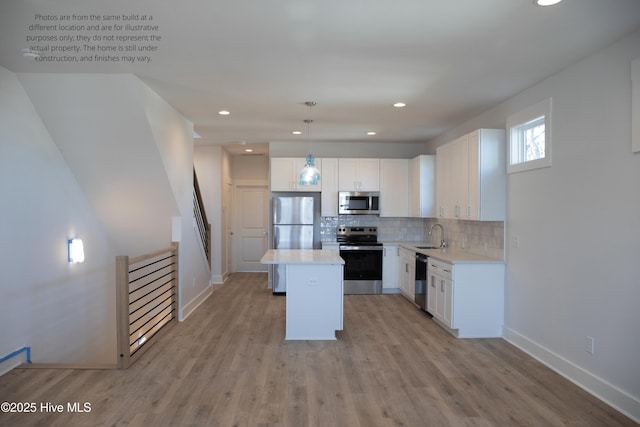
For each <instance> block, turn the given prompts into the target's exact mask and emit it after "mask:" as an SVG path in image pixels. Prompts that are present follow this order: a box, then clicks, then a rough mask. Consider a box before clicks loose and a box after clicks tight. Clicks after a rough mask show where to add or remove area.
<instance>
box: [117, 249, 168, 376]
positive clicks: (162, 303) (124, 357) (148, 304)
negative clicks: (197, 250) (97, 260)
mask: <svg viewBox="0 0 640 427" xmlns="http://www.w3.org/2000/svg"><path fill="white" fill-rule="evenodd" d="M177 295H178V245H177V244H173V245H172V246H171V247H169V248H166V249H161V250H159V251H156V252H153V253H150V254H147V255H142V256H139V257H135V258H129V257H128V256H118V257H116V298H117V303H116V307H117V311H118V313H117V324H118V326H117V327H118V355H119V357H118V368H120V369H126V368H128V367H129V366H130V365H131V364H132V363H134V362H135V361H136V360H138V358H140V356H142V354H144V352H146V351H147V350H148V349H149V347H150V344H152V343H153V342H155V341H156V340H157V337H158V334H159V333H160V332H161V331H162V330H163V329H166V327H167V326H169V325H170V324H173V323H176V322H177V308H178V307H177V306H178V304H177V302H178V301H177V300H178V296H177Z"/></svg>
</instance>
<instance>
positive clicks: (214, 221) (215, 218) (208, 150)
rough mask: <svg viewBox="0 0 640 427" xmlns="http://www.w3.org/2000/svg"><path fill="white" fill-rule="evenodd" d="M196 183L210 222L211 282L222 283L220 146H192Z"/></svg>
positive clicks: (222, 234) (222, 241)
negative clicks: (196, 175)
mask: <svg viewBox="0 0 640 427" xmlns="http://www.w3.org/2000/svg"><path fill="white" fill-rule="evenodd" d="M193 163H194V165H195V169H196V173H197V174H198V185H199V186H200V192H201V193H202V199H203V203H204V208H205V212H206V214H207V220H208V221H209V223H210V224H211V279H210V280H211V282H212V283H222V282H223V276H222V266H223V264H222V262H223V256H222V255H223V243H224V239H223V237H224V233H223V229H222V212H223V206H222V171H221V169H222V147H221V146H219V145H200V146H195V147H194V159H193Z"/></svg>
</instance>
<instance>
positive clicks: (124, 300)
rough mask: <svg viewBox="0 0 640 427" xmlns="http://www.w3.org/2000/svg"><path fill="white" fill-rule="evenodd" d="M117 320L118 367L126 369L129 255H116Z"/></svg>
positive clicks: (127, 365)
mask: <svg viewBox="0 0 640 427" xmlns="http://www.w3.org/2000/svg"><path fill="white" fill-rule="evenodd" d="M116 310H117V313H116V321H117V326H116V327H117V336H118V368H119V369H126V368H128V367H129V363H130V360H129V359H130V353H129V257H128V256H124V255H123V256H117V257H116Z"/></svg>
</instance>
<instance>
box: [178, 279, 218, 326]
mask: <svg viewBox="0 0 640 427" xmlns="http://www.w3.org/2000/svg"><path fill="white" fill-rule="evenodd" d="M212 292H213V287H212V286H211V285H209V286H207V287H206V288H205V289H204V290H203V291H202V292H200V293H199V294H198V295H196V297H195V298H194V299H192V300H191V301H189V302H188V303H187V304H185V305H184V307H182V310H180V317H179V318H178V320H179V321H181V322H182V321H183V320H185V319H186V318H187V317H189V315H190V314H191V313H193V312H194V311H195V310H196V308H198V307H199V306H200V304H202V303H203V302H204V301H205V300H206V299H207V298H209V296H210V295H211V293H212Z"/></svg>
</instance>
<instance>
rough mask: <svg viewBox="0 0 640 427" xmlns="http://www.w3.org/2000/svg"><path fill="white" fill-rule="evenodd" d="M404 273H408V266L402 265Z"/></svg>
mask: <svg viewBox="0 0 640 427" xmlns="http://www.w3.org/2000/svg"><path fill="white" fill-rule="evenodd" d="M404 272H405V273H408V272H409V264H406V263H405V264H404Z"/></svg>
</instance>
